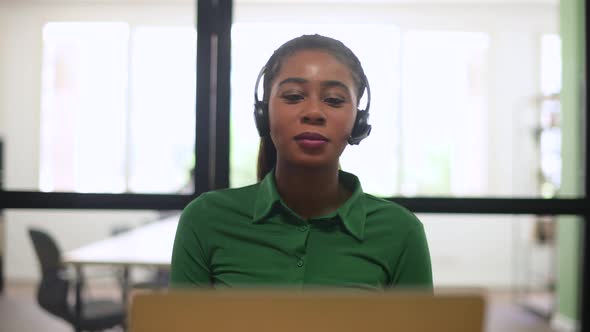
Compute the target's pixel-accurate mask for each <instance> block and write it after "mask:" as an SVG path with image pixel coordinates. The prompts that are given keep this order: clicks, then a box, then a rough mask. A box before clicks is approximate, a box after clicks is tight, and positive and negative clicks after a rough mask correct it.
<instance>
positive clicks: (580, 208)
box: [0, 0, 590, 332]
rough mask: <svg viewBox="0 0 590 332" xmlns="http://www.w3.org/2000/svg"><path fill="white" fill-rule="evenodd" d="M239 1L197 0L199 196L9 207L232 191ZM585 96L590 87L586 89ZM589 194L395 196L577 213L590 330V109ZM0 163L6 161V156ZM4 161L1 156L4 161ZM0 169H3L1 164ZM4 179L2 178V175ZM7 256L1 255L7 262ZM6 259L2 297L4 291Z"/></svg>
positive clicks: (422, 209) (174, 203)
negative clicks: (234, 53)
mask: <svg viewBox="0 0 590 332" xmlns="http://www.w3.org/2000/svg"><path fill="white" fill-rule="evenodd" d="M232 11H233V2H232V0H196V14H197V15H196V17H197V36H198V38H197V59H196V61H197V90H196V95H197V99H196V133H195V135H196V136H195V155H196V156H198V157H197V158H196V166H195V169H194V181H195V183H194V185H195V186H194V188H195V192H194V193H193V194H131V193H124V194H93V193H62V192H38V191H15V190H2V185H1V183H2V182H1V179H0V213H1V212H2V210H3V209H109V210H181V209H183V208H184V207H185V206H186V205H187V204H188V203H189V202H190V201H191V200H192V199H194V198H195V197H197V196H198V195H200V194H201V193H203V192H206V191H210V190H214V189H219V188H227V187H229V154H230V132H229V131H230V127H229V119H230V65H231V24H232ZM587 17H588V6H585V16H584V18H585V19H584V24H585V31H586V33H585V41H586V43H585V57H586V58H585V64H586V65H585V78H586V77H588V74H589V69H588V64H589V63H590V57H589V53H590V52H588V24H587V23H586V21H587ZM584 87H585V90H584V91H583V93H584V98H586V96H588V92H589V90H590V89H589V87H588V85H587V84H585V85H584ZM583 111H584V113H583V116H582V118H583V119H584V127H583V136H584V137H583V138H582V139H583V142H584V156H583V159H584V160H583V163H584V164H583V165H580V167H581V168H583V170H584V195H583V196H582V197H577V198H553V199H543V198H485V197H484V198H461V197H454V198H449V197H413V198H408V197H390V198H388V199H389V200H391V201H395V202H397V203H399V204H401V205H403V206H405V207H407V208H408V209H410V210H411V211H413V212H415V213H459V214H533V215H576V216H580V217H582V220H583V225H582V232H581V234H580V236H581V238H580V240H581V241H580V245H581V258H580V278H579V280H580V286H581V287H580V289H581V290H582V291H581V296H580V304H579V305H578V310H579V311H578V313H579V315H578V317H579V319H580V331H581V332H590V315H588V314H586V315H584V313H589V312H590V280H589V278H590V227H589V226H588V221H589V220H590V177H589V176H588V174H590V167H589V166H590V165H589V164H590V163H589V159H588V158H589V157H588V156H590V136H589V135H588V128H590V116H589V111H588V104H587V103H585V105H584V110H583ZM0 158H1V157H0ZM0 163H1V159H0ZM0 169H1V165H0ZM0 175H1V174H0ZM0 258H1V257H0ZM2 270H3V269H2V261H1V260H0V293H1V292H2V290H3V287H4V282H3V281H4V276H3V273H2Z"/></svg>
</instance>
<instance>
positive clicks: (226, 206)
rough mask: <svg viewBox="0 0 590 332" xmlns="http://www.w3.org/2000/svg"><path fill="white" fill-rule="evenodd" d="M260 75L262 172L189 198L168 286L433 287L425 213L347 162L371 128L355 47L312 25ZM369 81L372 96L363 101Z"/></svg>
mask: <svg viewBox="0 0 590 332" xmlns="http://www.w3.org/2000/svg"><path fill="white" fill-rule="evenodd" d="M262 76H263V77H264V79H263V87H264V95H263V99H262V100H261V101H259V100H258V96H257V94H256V93H255V101H256V102H255V112H254V113H255V120H256V125H257V128H258V131H259V133H260V135H261V145H260V154H259V158H258V178H259V182H258V183H256V184H254V185H251V186H247V187H243V188H237V189H224V190H217V191H212V192H208V193H205V194H203V195H200V196H199V197H198V198H196V199H195V200H194V201H193V202H191V203H190V204H189V205H188V206H187V207H186V208H185V209H184V211H183V213H182V217H181V219H180V222H179V225H178V229H177V233H176V239H175V242H174V251H173V254H172V268H171V280H170V282H171V286H173V287H190V286H204V287H215V288H220V287H247V286H250V287H262V286H284V287H296V288H307V287H352V288H362V289H374V290H379V289H385V288H389V287H411V288H420V289H431V288H432V271H431V265H430V254H429V250H428V245H427V242H426V237H425V234H424V229H423V226H422V223H421V222H420V221H419V220H418V219H417V218H416V217H415V216H414V215H413V214H412V213H411V212H409V211H408V210H406V209H404V208H403V207H401V206H399V205H397V204H395V203H392V202H390V201H386V200H383V199H379V198H376V197H374V196H371V195H369V194H365V193H363V191H362V189H361V185H360V183H359V180H358V178H357V177H356V176H354V175H353V174H350V173H347V172H344V171H341V170H339V157H340V155H341V154H342V152H343V150H344V148H345V147H346V145H347V144H358V143H359V142H360V141H361V140H362V139H363V138H365V137H366V136H368V134H369V132H370V129H371V127H370V125H368V123H367V117H368V106H369V104H370V90H368V88H369V86H368V81H367V79H366V76H365V74H364V71H363V68H362V67H361V64H360V62H359V60H358V59H357V57H356V56H355V55H354V54H353V53H352V51H351V50H350V49H348V48H347V47H346V46H345V45H344V44H342V43H341V42H339V41H337V40H335V39H332V38H328V37H324V36H320V35H305V36H301V37H298V38H295V39H293V40H290V41H288V42H287V43H285V44H283V45H282V46H281V47H280V48H279V49H277V50H276V51H275V53H274V54H273V55H272V56H271V57H270V59H269V60H268V62H267V64H266V65H265V67H264V68H263V70H262V71H261V74H260V75H259V77H258V81H257V84H256V86H257V87H258V82H259V81H260V79H261V77H262ZM365 90H367V91H368V94H369V95H368V98H369V102H368V104H367V108H366V109H365V110H362V109H358V106H359V101H360V99H361V97H362V95H363V93H364V92H365Z"/></svg>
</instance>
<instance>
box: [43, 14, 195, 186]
mask: <svg viewBox="0 0 590 332" xmlns="http://www.w3.org/2000/svg"><path fill="white" fill-rule="evenodd" d="M195 57H196V32H195V30H194V28H192V27H148V26H146V27H137V28H133V29H131V28H130V26H129V25H128V24H127V23H77V22H71V23H69V22H64V23H49V24H47V25H46V26H45V28H44V62H43V85H42V91H43V96H42V103H43V105H42V121H41V130H42V138H41V167H40V173H41V174H40V187H41V190H42V191H72V192H112V193H118V192H140V193H168V192H179V191H180V192H182V191H185V189H186V188H187V187H188V186H190V185H191V180H190V171H191V169H192V167H194V142H195V138H194V137H195V136H194V133H195V111H194V105H195V80H196V74H195V70H196V69H195V66H196V64H195Z"/></svg>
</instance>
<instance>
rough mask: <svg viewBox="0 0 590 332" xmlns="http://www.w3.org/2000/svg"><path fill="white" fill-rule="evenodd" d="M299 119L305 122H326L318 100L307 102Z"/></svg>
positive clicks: (316, 123)
mask: <svg viewBox="0 0 590 332" xmlns="http://www.w3.org/2000/svg"><path fill="white" fill-rule="evenodd" d="M301 121H302V122H303V123H307V124H315V125H318V124H320V125H321V124H324V123H325V122H326V115H325V114H324V112H323V111H322V109H321V103H320V102H318V101H310V102H309V103H307V105H306V106H305V110H304V111H303V112H302V114H301Z"/></svg>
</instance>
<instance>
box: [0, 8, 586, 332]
mask: <svg viewBox="0 0 590 332" xmlns="http://www.w3.org/2000/svg"><path fill="white" fill-rule="evenodd" d="M582 4H583V1H576V0H561V2H560V1H559V0H485V1H482V0H469V1H468V0H379V1H377V0H375V1H353V0H346V1H327V0H326V1H320V0H318V1H295V0H293V1H288V0H267V1H261V0H260V1H259V0H236V1H234V15H233V22H234V25H233V28H232V33H231V35H232V72H231V89H232V90H231V123H230V125H231V131H230V133H231V140H230V143H231V146H230V151H231V153H230V174H229V176H230V186H232V187H237V186H242V185H247V184H251V183H254V182H255V160H256V153H257V147H258V136H257V133H256V129H255V126H254V122H253V118H252V103H253V92H254V91H253V90H254V83H255V78H256V75H257V74H258V71H259V70H260V68H261V66H262V65H263V64H264V62H265V61H266V59H267V58H268V57H269V56H270V55H271V54H272V51H273V50H274V49H275V48H277V47H278V46H279V45H280V44H281V43H282V42H284V41H286V40H287V39H290V38H292V37H294V36H297V35H301V34H303V33H320V34H325V35H329V36H333V37H336V38H338V39H341V40H342V41H343V42H344V43H345V44H347V45H348V46H350V47H351V49H352V50H353V51H355V53H356V54H357V55H358V56H359V58H360V59H361V61H362V63H363V65H364V68H365V71H366V73H367V76H368V78H369V80H370V83H371V90H372V97H373V99H372V101H371V111H370V113H371V119H370V121H371V123H372V124H373V132H372V134H371V136H370V137H369V138H368V139H367V140H365V141H363V143H362V144H360V145H359V146H352V147H349V148H348V149H347V151H345V153H344V155H343V157H342V168H343V169H344V170H347V171H350V172H353V173H355V174H357V175H358V176H359V177H360V179H361V183H362V184H363V188H364V190H365V191H366V192H369V193H372V194H375V195H378V196H383V197H393V196H407V197H420V196H429V197H438V196H440V197H490V198H492V197H504V198H511V197H534V198H553V197H577V196H579V195H581V182H580V181H579V179H580V177H581V174H580V173H581V169H580V167H579V166H578V165H581V163H580V160H581V158H582V157H581V151H582V149H581V146H582V144H583V142H582V135H581V134H580V128H579V125H580V122H581V110H580V109H581V108H580V107H581V106H580V100H581V97H580V95H581V92H582V86H581V76H580V75H579V71H577V70H578V69H579V67H576V66H580V65H581V64H582V63H583V53H581V52H582V47H583V45H582V43H580V42H579V41H583V36H582V35H581V33H580V31H581V28H580V27H581V24H582V23H583V21H582V19H583V16H582V15H583V14H582V13H581V11H582V10H583V8H582ZM194 13H195V3H194V2H193V1H190V0H173V1H169V0H123V1H111V0H100V1H98V0H83V1H74V0H25V1H23V0H2V1H1V2H0V137H1V139H2V142H3V158H2V160H3V164H4V165H3V173H2V176H3V187H4V189H5V190H26V191H43V192H79V193H125V192H131V193H179V192H190V190H191V189H190V188H191V181H192V180H191V177H190V174H191V171H192V169H193V168H194V166H195V157H194V144H195V98H196V97H195V91H196V61H195V58H196V38H197V33H196V29H195V20H196V17H195V14H194ZM160 215H161V212H160V211H115V210H112V211H110V210H107V211H105V210H101V211H89V210H77V211H76V210H27V209H18V210H17V209H8V210H5V211H3V223H2V226H1V227H2V228H3V231H2V232H0V234H1V235H2V237H3V238H2V239H1V240H0V243H1V244H2V249H1V250H0V252H1V253H2V256H3V262H4V274H5V278H6V280H7V287H10V286H11V285H12V284H23V283H24V284H26V283H30V284H34V283H35V282H36V281H37V280H38V278H39V269H38V265H37V262H36V259H35V257H34V252H33V249H32V246H31V243H30V241H29V239H28V238H27V233H26V230H27V228H29V227H31V226H38V227H42V228H44V229H46V230H48V231H49V232H50V233H51V234H52V235H53V236H54V237H55V238H56V240H58V242H59V244H60V246H61V247H62V248H63V249H64V250H69V249H74V248H77V247H79V246H82V245H84V244H87V243H91V242H93V241H96V240H99V239H103V238H105V237H109V236H111V235H112V234H113V233H115V232H116V231H117V230H122V229H128V228H133V227H136V226H140V225H142V224H145V223H149V222H153V221H155V220H157V219H158V218H159V216H160ZM419 218H420V219H421V220H422V221H423V222H424V224H425V229H426V233H427V236H428V240H429V244H430V249H431V255H432V263H433V272H434V281H435V286H436V287H441V288H445V287H483V288H485V289H488V290H490V291H493V292H499V293H502V294H508V296H509V298H510V301H512V303H515V304H517V305H519V306H521V307H522V308H527V309H528V310H530V311H531V312H534V314H535V315H537V316H539V317H541V318H542V319H546V320H547V321H548V322H549V321H550V320H552V319H553V320H554V325H556V324H557V325H558V326H562V327H563V326H565V328H566V329H567V328H568V327H571V326H574V325H575V321H576V319H577V316H576V310H577V309H576V306H575V304H576V301H577V298H576V294H577V290H576V286H575V285H576V282H577V279H576V278H577V273H578V269H577V254H578V252H577V244H578V237H577V234H578V233H577V232H578V228H579V225H578V221H577V220H576V219H575V218H568V219H567V220H565V218H563V217H548V216H533V215H530V216H529V215H524V216H523V215H519V216H510V215H452V214H451V215H449V214H420V215H419ZM560 281H561V285H560ZM556 317H557V319H558V322H557V323H555V319H556ZM560 324H561V325H560Z"/></svg>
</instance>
